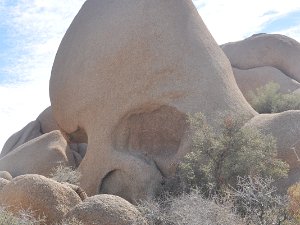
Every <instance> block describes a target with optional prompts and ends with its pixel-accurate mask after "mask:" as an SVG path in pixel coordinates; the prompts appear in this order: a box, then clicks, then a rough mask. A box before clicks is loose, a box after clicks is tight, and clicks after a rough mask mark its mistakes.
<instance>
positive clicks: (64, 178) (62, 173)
mask: <svg viewBox="0 0 300 225" xmlns="http://www.w3.org/2000/svg"><path fill="white" fill-rule="evenodd" d="M50 176H51V178H52V179H53V180H56V181H57V182H60V183H64V182H66V183H70V184H74V185H78V184H79V179H80V177H81V174H80V172H79V171H77V170H74V169H73V168H72V167H67V166H62V165H59V166H58V167H56V168H55V169H54V170H53V171H52V173H51V174H50Z"/></svg>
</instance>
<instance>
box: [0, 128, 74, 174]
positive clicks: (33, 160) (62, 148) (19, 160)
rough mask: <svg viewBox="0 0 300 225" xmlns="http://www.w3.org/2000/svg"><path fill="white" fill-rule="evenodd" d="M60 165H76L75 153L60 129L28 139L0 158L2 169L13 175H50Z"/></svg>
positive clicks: (0, 169) (0, 167)
mask: <svg viewBox="0 0 300 225" xmlns="http://www.w3.org/2000/svg"><path fill="white" fill-rule="evenodd" d="M59 165H64V166H70V167H73V168H75V167H76V163H75V159H74V156H73V153H72V151H71V150H70V148H69V146H68V144H67V141H66V140H65V139H64V137H63V135H62V134H61V132H60V131H58V130H55V131H52V132H50V133H47V134H44V135H42V136H39V137H37V138H35V139H33V140H31V141H28V142H26V143H25V144H23V145H20V146H19V147H17V148H16V149H15V150H13V151H11V152H10V153H9V154H7V155H5V156H4V157H2V158H1V159H0V171H8V172H9V173H10V174H11V175H12V176H13V177H16V176H19V175H23V174H40V175H44V176H49V174H50V173H51V172H52V170H53V169H54V168H55V167H57V166H59Z"/></svg>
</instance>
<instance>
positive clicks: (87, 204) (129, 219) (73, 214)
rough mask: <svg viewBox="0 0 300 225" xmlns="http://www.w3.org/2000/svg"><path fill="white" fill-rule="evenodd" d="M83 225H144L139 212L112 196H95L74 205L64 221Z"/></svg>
mask: <svg viewBox="0 0 300 225" xmlns="http://www.w3.org/2000/svg"><path fill="white" fill-rule="evenodd" d="M72 218H75V219H77V220H79V221H81V222H82V224H83V225H90V224H94V225H132V224H138V225H146V224H147V223H146V222H145V220H144V219H143V218H142V216H141V214H140V212H139V211H138V210H137V209H136V208H135V207H134V206H133V205H132V204H130V203H129V202H127V201H126V200H124V199H122V198H120V197H118V196H114V195H104V194H103V195H95V196H93V197H90V198H87V199H85V200H84V201H83V202H82V203H80V204H78V205H76V206H75V207H74V208H73V209H72V210H71V211H70V212H69V213H68V214H67V215H66V219H72Z"/></svg>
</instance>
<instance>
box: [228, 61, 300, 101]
mask: <svg viewBox="0 0 300 225" xmlns="http://www.w3.org/2000/svg"><path fill="white" fill-rule="evenodd" d="M233 73H234V76H235V79H236V82H237V84H238V86H239V88H240V89H241V91H242V93H243V94H244V96H245V98H246V99H247V100H249V92H250V91H255V90H256V89H257V88H259V87H262V86H265V85H266V84H268V83H270V82H275V83H277V84H279V85H280V89H279V91H280V92H281V93H291V92H294V91H296V90H298V89H300V83H298V82H297V81H295V80H293V79H291V78H290V77H288V76H286V75H285V74H284V73H282V72H281V71H280V70H278V69H276V68H274V67H270V66H263V67H256V68H253V69H246V70H241V69H237V68H233Z"/></svg>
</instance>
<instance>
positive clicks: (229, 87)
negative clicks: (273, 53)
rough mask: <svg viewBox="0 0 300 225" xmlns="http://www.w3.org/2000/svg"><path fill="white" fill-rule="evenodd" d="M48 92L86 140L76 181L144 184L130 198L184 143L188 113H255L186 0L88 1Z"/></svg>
mask: <svg viewBox="0 0 300 225" xmlns="http://www.w3.org/2000/svg"><path fill="white" fill-rule="evenodd" d="M212 87H213V88H212ZM50 98H51V103H52V110H53V114H54V117H55V119H56V121H57V122H58V124H59V127H60V128H61V129H62V130H63V131H64V132H66V133H67V134H68V135H69V137H70V139H71V140H74V141H78V142H86V141H87V139H88V144H89V145H88V150H87V153H86V156H85V158H84V159H83V161H82V163H81V164H80V167H79V169H80V171H81V173H82V180H81V186H82V187H83V188H84V189H85V190H86V191H87V193H88V194H96V193H98V192H99V190H100V192H101V190H103V189H106V187H109V188H107V189H108V192H109V190H111V188H112V187H113V186H114V187H124V190H128V189H131V190H135V188H136V187H135V186H136V185H140V188H137V189H138V191H137V192H140V193H137V192H135V193H131V194H130V195H133V196H126V198H127V199H129V200H134V199H137V198H139V197H140V196H145V195H147V194H146V193H145V191H143V188H141V187H145V186H146V185H147V184H149V183H150V184H151V185H152V184H153V186H157V185H159V183H160V180H161V176H162V175H163V176H167V175H169V174H171V173H172V172H173V171H174V168H175V167H176V163H177V162H178V160H179V159H181V158H182V157H183V155H185V153H186V152H187V151H188V150H189V143H190V142H189V138H188V127H187V124H186V114H187V113H194V112H199V111H200V112H202V113H204V115H206V116H207V118H208V119H209V120H210V121H212V122H214V120H215V118H216V117H217V116H219V113H220V112H228V113H232V114H233V115H237V116H239V115H247V116H248V117H252V116H253V115H255V114H256V113H255V111H254V110H253V109H252V108H251V107H250V106H249V104H248V103H247V102H246V100H245V99H244V97H243V96H242V94H241V92H240V90H239V89H238V87H237V85H236V82H235V79H234V76H233V73H232V69H231V66H230V63H229V61H228V59H227V58H226V57H225V55H224V53H223V52H222V51H221V49H220V47H219V46H218V45H217V44H216V42H215V41H214V39H213V38H212V36H211V34H210V33H209V32H208V30H207V28H206V26H205V25H204V23H203V22H202V20H201V18H200V16H199V14H198V12H197V10H196V8H195V7H194V5H193V3H192V1H191V0H187V1H182V0H165V1H161V0H129V1H126V2H124V1H97V0H88V1H86V2H85V4H84V5H83V7H82V9H81V10H80V12H79V13H78V15H77V16H76V17H75V19H74V21H73V22H72V24H71V26H70V28H69V29H68V31H67V33H66V35H65V37H64V38H63V40H62V43H61V45H60V47H59V50H58V53H57V55H56V58H55V62H54V65H53V69H52V74H51V80H50ZM147 191H148V190H147ZM114 192H116V193H118V194H119V195H122V196H125V195H126V193H125V192H127V191H122V190H114Z"/></svg>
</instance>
